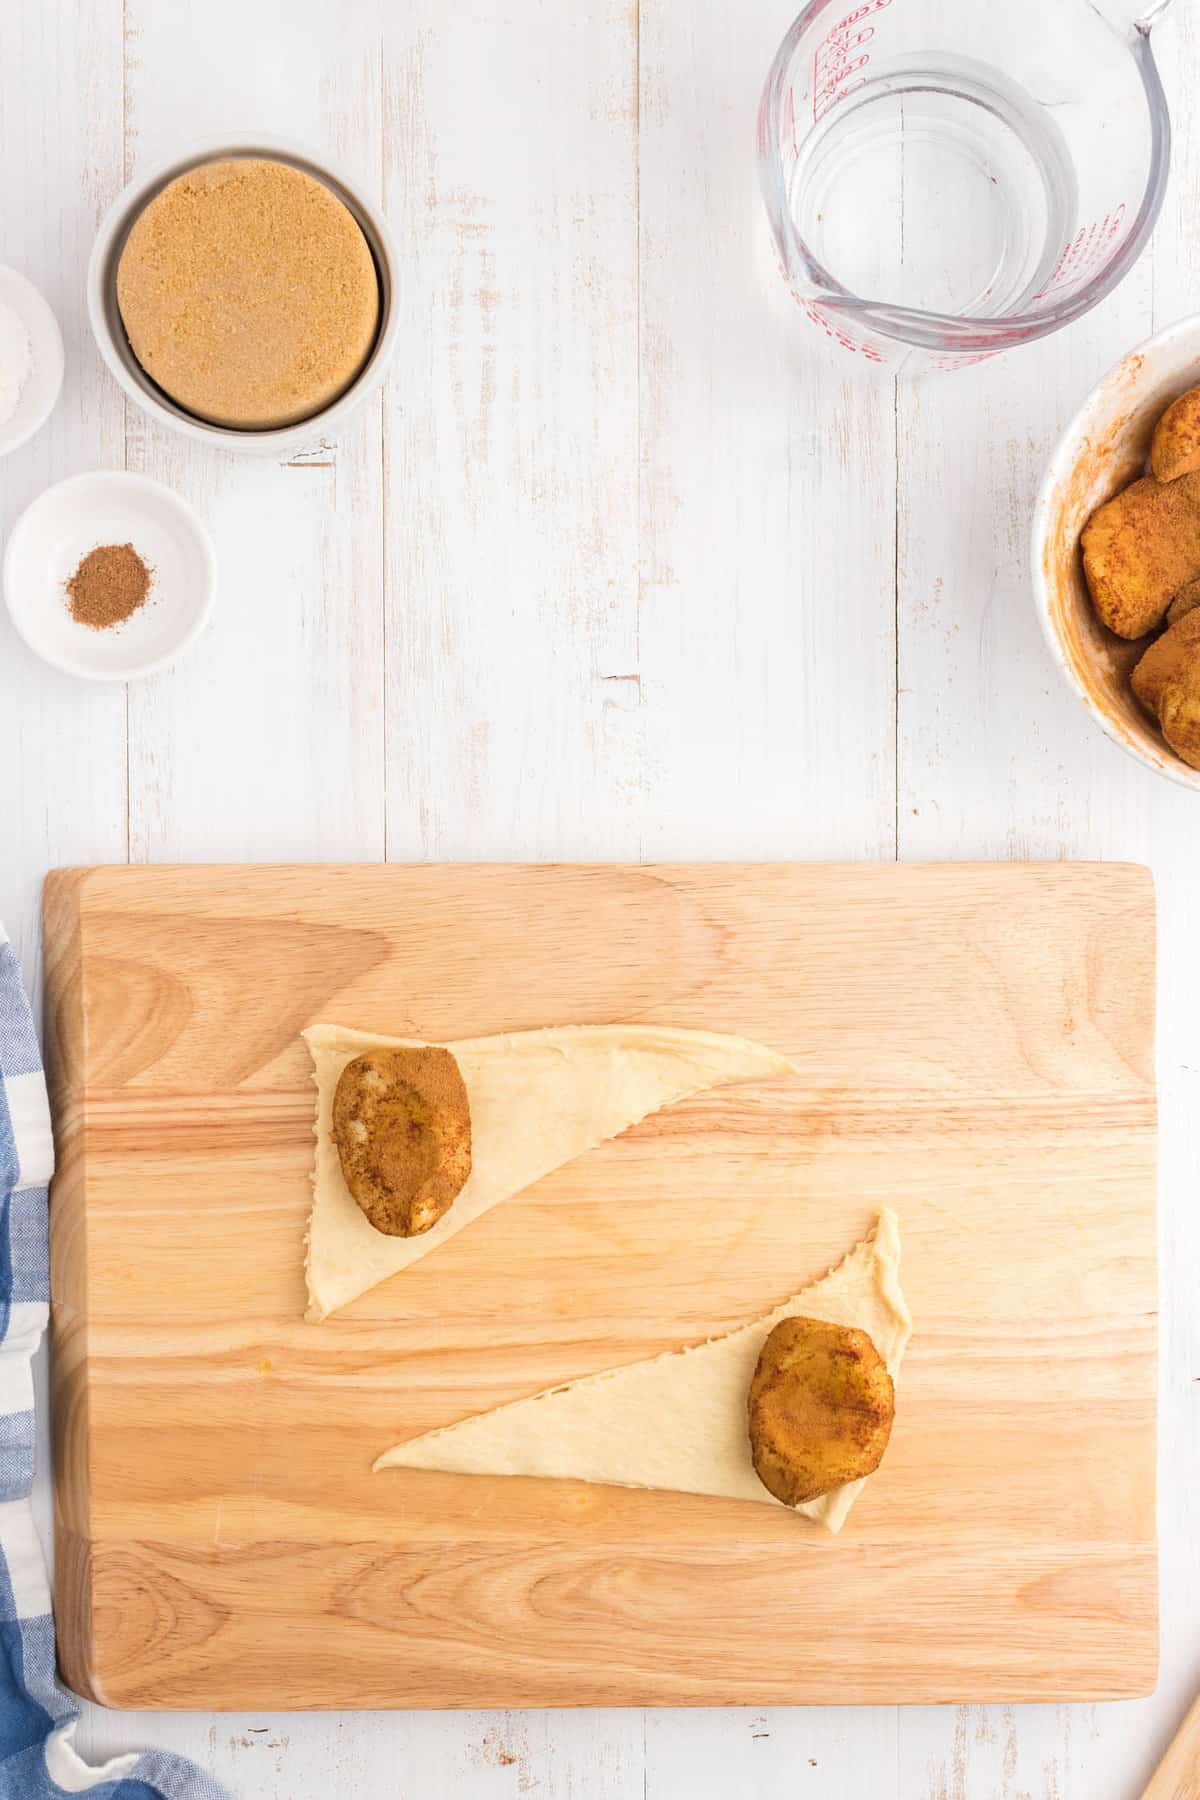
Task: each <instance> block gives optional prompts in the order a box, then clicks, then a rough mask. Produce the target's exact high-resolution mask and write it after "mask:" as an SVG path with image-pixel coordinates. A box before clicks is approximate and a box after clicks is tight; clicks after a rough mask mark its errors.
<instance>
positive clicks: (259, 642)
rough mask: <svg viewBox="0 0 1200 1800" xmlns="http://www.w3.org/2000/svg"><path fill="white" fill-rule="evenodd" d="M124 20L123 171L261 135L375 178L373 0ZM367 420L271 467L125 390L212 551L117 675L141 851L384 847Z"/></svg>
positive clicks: (327, 851)
mask: <svg viewBox="0 0 1200 1800" xmlns="http://www.w3.org/2000/svg"><path fill="white" fill-rule="evenodd" d="M126 14H127V20H128V52H127V54H128V62H127V70H126V83H125V87H126V97H127V101H126V122H127V164H128V172H129V174H130V175H136V174H137V173H138V172H139V171H140V170H142V169H144V168H146V167H148V166H150V165H151V164H153V163H154V162H158V161H161V160H163V159H164V158H165V157H166V156H169V155H170V154H172V152H173V151H174V150H176V149H178V148H182V147H184V146H186V145H188V144H190V143H191V142H192V141H193V140H197V139H202V138H213V137H216V136H218V135H219V134H221V133H222V132H223V131H224V132H229V133H231V134H233V135H235V136H236V135H240V134H242V133H244V132H245V131H246V130H247V129H250V130H254V129H257V130H259V131H263V132H267V133H276V134H279V135H282V136H286V137H291V138H295V139H299V140H300V141H302V142H304V143H308V144H311V145H312V146H313V147H314V148H315V149H316V150H317V151H318V152H320V151H321V150H324V151H325V152H326V153H327V154H332V155H334V156H335V157H340V158H341V159H342V160H344V161H345V163H346V165H347V167H348V169H350V170H351V172H352V173H353V174H354V175H356V176H357V177H358V178H360V179H361V180H362V181H363V182H364V184H365V185H366V186H368V187H373V188H374V189H375V191H376V192H378V188H379V184H380V176H381V158H380V131H381V121H380V87H381V78H380V62H379V41H378V32H377V28H376V18H375V8H374V5H373V4H366V3H365V0H364V3H358V4H355V5H353V6H350V7H345V8H338V9H328V8H320V7H317V6H315V5H304V6H297V5H296V4H294V3H293V0H255V4H254V6H253V7H252V8H250V9H249V10H248V9H247V7H246V5H245V3H244V0H211V3H209V4H206V5H204V6H203V7H166V6H162V5H160V4H157V3H156V0H127V7H126ZM234 46H237V48H236V49H234V48H233V47H234ZM381 416H382V415H381V407H380V402H379V401H378V400H376V401H374V402H371V403H368V404H367V406H366V407H365V408H364V409H363V410H362V411H360V412H358V413H356V414H355V415H354V416H353V419H352V420H351V421H350V422H348V424H347V426H346V428H345V430H344V432H343V433H342V434H341V436H340V438H339V441H338V443H337V445H336V447H333V446H330V447H328V448H324V449H322V450H321V451H320V452H319V453H318V454H316V455H314V456H310V457H304V458H295V457H294V458H292V460H291V462H290V463H283V462H280V461H276V460H274V459H271V458H251V457H245V456H234V455H230V454H227V453H223V452H220V451H216V450H213V449H210V448H209V447H208V446H207V445H200V446H197V445H195V444H192V443H191V442H190V441H189V440H187V439H184V438H182V437H179V436H177V435H176V434H175V433H172V432H168V431H166V430H165V429H161V428H160V427H158V426H157V425H154V424H151V423H150V422H149V421H148V420H147V419H146V418H145V416H144V415H143V414H142V413H141V412H140V410H139V409H137V408H136V407H134V406H132V405H130V407H129V409H128V465H129V467H131V468H136V469H139V470H141V471H143V472H144V473H146V474H148V475H152V476H154V477H156V478H157V479H159V480H162V481H166V482H167V483H169V484H170V485H171V486H172V487H175V488H177V489H178V490H179V491H180V492H181V493H183V494H185V495H187V497H188V498H189V499H190V500H192V501H193V502H194V503H195V505H196V506H197V508H198V509H199V511H200V512H201V514H202V515H203V516H204V517H205V519H206V520H207V522H208V524H209V527H210V529H211V530H212V533H213V536H214V539H215V542H216V548H217V556H218V560H219V571H218V584H219V585H218V595H217V606H216V612H215V615H214V619H213V623H212V626H211V628H210V630H209V631H208V633H207V634H206V636H205V637H204V639H203V640H202V641H201V643H200V644H199V646H198V647H197V648H196V649H195V650H194V651H193V652H192V654H191V655H190V656H189V657H188V658H187V659H186V660H185V661H184V662H183V663H181V665H180V667H179V669H178V670H177V671H172V672H169V673H167V674H165V675H162V676H158V677H155V678H153V679H152V680H150V681H149V682H145V683H140V684H137V685H136V686H134V687H133V688H131V690H130V703H129V721H130V745H129V762H130V851H131V855H132V856H133V858H134V860H135V861H143V860H144V861H159V862H162V861H169V860H171V859H182V860H189V859H220V860H239V859H240V860H246V861H267V860H273V859H284V858H293V857H300V858H314V859H320V858H337V857H345V858H354V857H366V858H371V857H378V856H381V855H382V853H383V650H384V645H383V602H382V587H383V581H382V547H383V546H382V509H381V490H382V475H383V451H382V437H381ZM318 440H319V433H317V432H314V441H318Z"/></svg>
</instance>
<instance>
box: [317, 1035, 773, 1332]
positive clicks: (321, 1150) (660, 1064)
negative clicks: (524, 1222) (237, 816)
mask: <svg viewBox="0 0 1200 1800" xmlns="http://www.w3.org/2000/svg"><path fill="white" fill-rule="evenodd" d="M303 1035H304V1038H305V1040H306V1042H307V1044H308V1047H309V1050H310V1052H311V1053H312V1059H313V1067H314V1076H315V1080H316V1084H317V1120H316V1138H317V1154H316V1166H315V1169H314V1173H313V1209H312V1214H311V1218H310V1221H309V1230H308V1258H307V1263H306V1275H307V1279H308V1298H309V1307H308V1317H309V1318H310V1319H314V1320H315V1319H323V1318H326V1317H327V1316H328V1314H330V1313H331V1312H335V1311H336V1310H337V1309H338V1307H341V1306H345V1305H347V1303H348V1302H349V1301H351V1300H353V1299H355V1298H356V1297H357V1296H358V1295H359V1294H364V1293H366V1291H367V1289H368V1288H373V1287H375V1286H377V1285H378V1283H379V1282H381V1281H386V1280H387V1279H388V1277H389V1276H390V1275H395V1274H398V1273H399V1271H400V1270H401V1269H407V1268H409V1267H410V1266H411V1265H412V1264H413V1263H415V1262H417V1261H419V1260H420V1258H421V1257H423V1256H428V1255H429V1253H430V1251H431V1250H436V1249H438V1248H439V1246H440V1245H442V1244H444V1243H446V1241H447V1240H448V1239H449V1238H452V1237H453V1236H454V1235H455V1233H456V1232H459V1231H461V1230H462V1229H463V1228H464V1226H467V1225H471V1224H473V1223H474V1221H475V1220H476V1219H478V1218H481V1217H482V1216H483V1214H484V1213H485V1212H488V1211H490V1209H491V1208H492V1207H493V1206H498V1205H499V1204H500V1202H501V1201H502V1200H508V1199H511V1198H512V1196H513V1195H514V1194H519V1193H520V1192H521V1191H522V1190H523V1189H524V1188H527V1187H531V1186H532V1184H533V1183H534V1182H535V1181H539V1180H540V1179H541V1178H542V1176H543V1175H548V1174H549V1173H550V1171H551V1170H552V1169H557V1168H560V1167H561V1166H562V1164H563V1163H567V1162H571V1161H573V1159H574V1158H575V1157H577V1156H582V1155H583V1153H584V1152H585V1151H586V1150H591V1149H593V1148H594V1147H595V1146H596V1145H597V1144H601V1143H603V1142H604V1140H605V1139H606V1138H611V1137H616V1136H617V1134H618V1132H621V1131H624V1130H625V1129H626V1128H627V1127H628V1126H630V1125H635V1124H636V1123H637V1122H638V1120H639V1119H644V1118H645V1117H646V1116H647V1114H648V1113H652V1112H658V1111H659V1110H660V1108H662V1107H664V1106H670V1105H671V1103H672V1102H673V1101H675V1100H682V1099H683V1098H684V1097H685V1096H686V1095H688V1094H697V1093H700V1092H701V1091H702V1090H703V1089H704V1088H710V1087H719V1086H722V1085H724V1084H725V1083H728V1082H734V1081H756V1080H757V1081H769V1080H771V1079H772V1078H777V1077H779V1076H782V1075H792V1074H794V1073H795V1068H794V1066H793V1064H792V1063H790V1062H789V1061H788V1060H787V1058H786V1057H785V1056H779V1055H777V1054H776V1052H775V1051H773V1050H768V1049H766V1048H764V1046H763V1045H762V1044H753V1043H750V1042H749V1041H748V1040H747V1039H746V1038H737V1037H722V1036H721V1035H719V1034H718V1033H716V1032H711V1031H676V1030H673V1029H671V1028H670V1027H668V1026H661V1025H563V1026H557V1027H554V1028H553V1029H549V1030H545V1031H514V1032H506V1033H503V1034H501V1035H499V1036H496V1037H480V1038H463V1039H460V1040H459V1041H457V1042H455V1043H450V1044H447V1045H446V1046H445V1048H446V1049H448V1050H450V1051H452V1052H453V1054H454V1057H455V1059H456V1061H457V1063H458V1066H459V1069H460V1070H461V1071H462V1077H463V1081H464V1083H465V1085H466V1090H467V1099H468V1102H469V1104H470V1109H471V1173H470V1175H469V1176H468V1178H467V1181H466V1183H465V1185H464V1186H463V1188H462V1190H461V1191H460V1193H459V1194H458V1195H457V1197H456V1199H455V1201H454V1204H453V1206H451V1208H450V1210H449V1211H448V1212H446V1213H444V1214H443V1215H442V1217H441V1218H440V1219H439V1220H438V1222H437V1224H436V1225H435V1226H434V1227H433V1228H432V1230H430V1231H426V1232H423V1233H422V1234H421V1235H420V1236H419V1237H410V1238H402V1237H388V1236H386V1235H385V1234H384V1233H383V1232H380V1231H376V1229H375V1227H374V1226H373V1225H371V1224H369V1223H368V1221H367V1219H366V1218H365V1217H364V1215H363V1213H362V1212H361V1211H360V1209H359V1207H358V1206H357V1205H356V1204H355V1202H354V1200H353V1198H352V1196H351V1194H350V1191H349V1189H348V1188H347V1186H346V1183H345V1181H344V1180H343V1178H342V1166H341V1162H340V1160H339V1158H338V1153H337V1146H336V1145H335V1143H334V1141H333V1135H332V1129H331V1127H332V1118H333V1096H334V1090H335V1089H336V1087H337V1084H338V1077H339V1076H340V1075H341V1072H342V1070H343V1069H344V1068H345V1066H346V1064H347V1063H348V1062H351V1061H352V1060H353V1058H354V1057H356V1056H359V1055H361V1053H362V1052H363V1051H364V1050H372V1049H378V1048H384V1049H404V1048H410V1047H412V1046H413V1045H414V1044H416V1043H419V1042H420V1041H421V1040H418V1039H413V1038H389V1037H376V1036H372V1035H370V1034H369V1033H367V1032H364V1031H352V1030H350V1029H349V1028H347V1027H346V1026H342V1025H312V1026H310V1027H309V1029H308V1030H307V1031H306V1032H304V1034H303Z"/></svg>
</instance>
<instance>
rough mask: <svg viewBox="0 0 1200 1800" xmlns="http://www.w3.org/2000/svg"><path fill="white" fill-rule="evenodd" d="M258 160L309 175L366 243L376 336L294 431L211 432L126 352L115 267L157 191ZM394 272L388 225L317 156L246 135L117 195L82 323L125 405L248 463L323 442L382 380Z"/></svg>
mask: <svg viewBox="0 0 1200 1800" xmlns="http://www.w3.org/2000/svg"><path fill="white" fill-rule="evenodd" d="M238 156H261V157H265V158H268V159H270V160H273V161H275V162H286V163H291V164H292V166H293V167H294V168H297V169H301V170H302V171H303V172H304V173H305V174H306V175H312V176H314V177H315V178H316V180H318V181H321V182H323V183H324V184H325V186H326V187H327V188H330V189H331V190H332V191H333V193H335V194H336V195H337V197H338V199H339V200H340V201H341V202H342V203H343V205H344V206H346V207H348V208H349V210H350V212H351V213H352V214H353V215H354V218H355V219H356V220H357V222H358V224H359V226H360V227H361V230H362V233H363V236H364V237H365V238H366V240H367V244H368V247H369V249H370V251H371V255H372V257H373V258H374V261H375V272H376V274H377V275H378V277H379V330H378V333H377V334H376V338H375V344H374V347H373V349H372V351H371V354H370V355H369V356H368V358H367V360H366V362H365V364H364V365H363V368H362V370H361V372H360V373H359V374H358V375H356V376H355V378H354V380H353V381H352V382H351V383H350V386H349V387H348V388H347V389H346V391H345V392H344V393H343V394H340V395H339V396H338V398H337V399H336V400H334V401H332V402H331V403H330V404H329V405H328V406H326V407H325V408H323V409H322V411H320V412H316V413H313V414H311V415H310V417H309V418H307V419H301V420H300V421H299V422H298V423H297V424H295V425H285V426H281V427H280V428H279V429H277V430H270V431H237V430H234V429H232V428H231V427H229V426H225V425H210V424H209V423H208V422H207V421H206V420H204V419H198V418H196V416H195V414H194V413H190V412H186V411H185V410H184V408H183V407H181V406H177V405H176V404H175V402H174V401H173V400H172V399H171V398H170V396H169V395H168V394H166V393H164V391H163V390H162V388H160V387H159V386H158V385H157V383H156V382H154V381H152V380H151V379H150V377H149V376H148V375H147V373H146V371H145V370H144V369H143V367H142V365H141V363H140V362H139V361H138V360H137V357H136V356H135V355H134V354H133V351H132V349H131V348H130V345H129V339H128V338H127V337H126V335H125V327H124V325H123V323H122V321H121V312H120V308H119V307H118V305H117V264H118V263H119V262H120V260H121V252H122V250H123V249H124V248H125V240H126V238H127V237H128V236H129V233H130V231H131V230H132V228H133V223H134V220H135V219H136V218H137V217H138V215H139V213H141V212H142V211H143V209H144V208H145V206H146V205H147V203H148V202H149V201H150V200H152V199H153V198H154V196H155V194H157V193H158V192H159V191H160V189H162V188H165V187H166V186H167V184H168V182H171V181H174V180H175V177H176V176H177V175H183V174H185V173H186V172H187V170H188V169H194V168H197V167H198V166H199V165H200V164H202V163H210V162H221V161H223V160H224V159H225V158H227V157H238ZM398 267H399V263H398V259H397V254H396V246H395V242H394V240H393V238H392V234H391V232H390V231H389V230H388V227H387V221H386V220H385V219H384V217H383V214H382V212H381V211H380V210H379V208H378V207H377V206H375V205H374V204H373V203H372V202H371V201H370V200H369V199H368V198H367V197H366V196H365V195H364V194H363V192H362V190H361V188H359V187H358V186H357V185H356V184H355V183H354V182H353V181H352V180H351V178H350V176H348V175H347V174H345V173H344V172H343V171H342V170H340V169H335V168H334V166H333V164H331V163H330V162H329V161H328V159H327V158H325V157H324V156H318V154H317V153H316V152H315V151H312V150H309V149H307V148H306V146H305V145H303V144H297V143H293V142H292V141H291V139H289V138H277V137H267V136H265V135H263V134H262V133H258V132H255V133H248V134H247V135H246V136H244V137H240V138H232V139H230V138H215V139H212V140H210V141H208V142H205V143H201V144H195V145H193V146H192V147H191V148H190V149H188V150H186V151H184V152H182V153H181V154H180V155H178V156H175V157H173V158H172V159H171V161H170V162H168V163H163V164H161V165H160V166H159V167H158V168H156V169H152V170H151V171H150V173H149V174H148V175H144V176H143V177H142V178H141V180H140V181H135V182H131V183H130V185H129V186H128V187H127V188H126V189H125V190H124V191H123V192H122V193H121V194H119V195H118V196H117V198H116V200H115V201H114V202H113V205H112V206H111V207H110V209H109V211H108V213H107V214H106V215H105V218H104V222H103V224H102V225H101V227H100V231H99V233H98V235H97V238H96V242H95V244H94V245H93V246H92V254H91V258H90V260H89V262H88V272H87V304H88V317H89V319H90V320H91V324H92V331H93V333H94V335H95V339H96V344H97V346H98V348H99V351H100V354H101V356H102V357H103V358H104V361H105V362H106V363H107V364H108V367H109V368H110V369H111V371H112V373H113V374H114V376H115V377H116V379H117V381H118V382H119V383H120V384H121V386H122V387H123V388H124V390H125V392H126V393H127V394H128V395H129V397H130V399H131V400H134V401H136V403H137V404H138V405H139V406H140V407H141V408H142V410H143V412H147V413H149V414H150V416H151V417H152V418H155V419H158V420H159V421H160V422H161V423H162V424H164V425H169V426H170V428H171V429H172V431H179V432H182V433H183V435H184V437H190V438H195V439H196V440H198V441H199V442H201V443H206V444H216V445H219V446H220V447H221V448H222V449H224V450H236V451H241V452H243V453H245V454H249V455H251V456H279V455H282V454H285V453H290V452H292V451H295V450H297V449H300V448H302V447H304V446H306V445H308V444H313V443H316V442H318V441H320V440H328V439H329V438H331V437H332V436H333V434H334V432H335V431H336V430H337V428H338V427H339V426H340V425H341V423H342V421H343V420H344V419H345V417H346V415H347V413H349V412H352V411H353V409H354V408H355V407H356V406H361V404H362V402H363V401H364V400H365V399H366V398H367V396H368V395H369V394H373V393H374V392H375V391H376V389H377V388H378V387H379V386H380V384H381V383H382V381H383V378H384V375H385V374H386V373H387V366H388V363H389V362H390V361H391V358H392V353H393V351H394V350H395V348H396V339H397V336H398V334H399V329H400V315H399V310H398V308H397V306H396V295H395V285H396V279H397V270H398Z"/></svg>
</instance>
